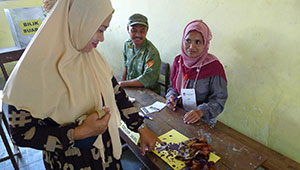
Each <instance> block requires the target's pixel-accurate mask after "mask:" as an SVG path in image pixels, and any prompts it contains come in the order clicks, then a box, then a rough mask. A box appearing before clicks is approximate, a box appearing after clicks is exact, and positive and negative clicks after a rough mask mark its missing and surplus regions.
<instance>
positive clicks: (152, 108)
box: [141, 101, 167, 114]
mask: <svg viewBox="0 0 300 170" xmlns="http://www.w3.org/2000/svg"><path fill="white" fill-rule="evenodd" d="M166 105H167V104H166V103H163V102H159V101H156V102H155V103H153V104H152V105H150V106H145V107H142V108H141V110H142V111H143V113H144V114H149V113H154V112H159V111H161V110H162V109H163V108H164V107H166Z"/></svg>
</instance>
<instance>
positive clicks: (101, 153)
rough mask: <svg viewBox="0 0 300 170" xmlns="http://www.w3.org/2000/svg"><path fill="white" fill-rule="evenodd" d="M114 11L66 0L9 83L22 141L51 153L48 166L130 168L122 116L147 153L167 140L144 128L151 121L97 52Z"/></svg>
mask: <svg viewBox="0 0 300 170" xmlns="http://www.w3.org/2000/svg"><path fill="white" fill-rule="evenodd" d="M112 13H113V8H112V5H111V2H110V1H109V0H89V1H83V0H58V1H57V3H56V4H55V5H54V6H53V8H52V9H51V10H50V11H49V14H48V16H47V18H46V19H45V21H44V22H43V24H42V25H41V27H40V29H39V30H38V32H37V33H36V34H35V36H34V37H33V39H32V41H31V43H30V44H29V45H28V47H27V48H26V50H25V51H24V54H23V55H22V57H21V59H20V61H19V62H18V63H17V65H16V66H15V68H14V70H13V72H12V74H11V76H10V77H9V80H8V81H7V83H6V85H5V88H4V91H3V101H4V103H6V104H8V105H9V107H8V114H9V121H10V127H11V133H12V137H13V139H14V142H15V143H16V144H17V145H19V146H25V147H32V148H35V149H40V150H43V151H44V152H43V156H44V164H45V167H46V169H113V170H115V169H122V167H121V164H120V160H119V159H120V156H121V144H120V137H119V133H118V128H119V125H120V120H121V118H122V119H123V120H124V121H125V123H126V124H127V125H128V127H129V128H130V129H131V130H133V131H139V132H140V135H141V146H142V152H143V153H145V148H147V147H148V148H149V150H152V149H153V148H154V145H155V142H160V143H161V141H159V139H158V138H157V137H156V136H155V135H154V134H153V133H152V132H151V131H150V130H149V129H147V128H142V129H141V128H140V129H139V127H140V126H141V125H142V124H143V119H142V118H141V117H139V116H138V114H137V111H136V109H135V108H134V107H133V105H132V104H131V103H130V102H129V101H128V99H127V97H126V94H125V92H124V90H122V89H121V88H120V87H119V85H118V83H117V81H116V80H115V78H114V77H113V73H112V70H111V68H110V67H109V65H108V63H107V62H106V61H105V59H104V57H103V56H102V55H101V54H100V53H99V52H98V51H97V50H96V49H95V48H96V47H97V45H98V43H99V42H102V41H103V40H104V31H105V30H106V29H107V27H108V26H109V23H110V20H111V18H112ZM116 101H117V103H116ZM104 107H105V109H104V111H105V113H106V114H105V115H104V116H103V117H102V118H100V117H99V114H100V113H101V110H102V109H103V108H104ZM118 108H119V109H118ZM77 120H83V123H81V122H82V121H80V123H79V122H78V121H77ZM138 129H139V130H138Z"/></svg>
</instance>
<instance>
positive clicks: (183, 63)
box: [172, 20, 218, 93]
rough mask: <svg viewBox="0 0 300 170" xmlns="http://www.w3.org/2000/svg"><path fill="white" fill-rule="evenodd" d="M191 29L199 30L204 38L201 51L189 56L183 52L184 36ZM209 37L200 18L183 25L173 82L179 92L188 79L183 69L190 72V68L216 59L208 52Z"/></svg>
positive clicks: (210, 36)
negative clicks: (176, 70)
mask: <svg viewBox="0 0 300 170" xmlns="http://www.w3.org/2000/svg"><path fill="white" fill-rule="evenodd" d="M191 31H197V32H200V33H201V34H202V36H203V40H204V48H203V51H202V52H201V54H200V55H199V56H197V57H189V56H188V55H187V54H186V53H185V52H184V43H185V38H186V36H187V35H188V34H189V32H191ZM211 39H212V34H211V31H210V29H209V28H208V26H207V25H206V24H205V23H204V22H203V21H202V20H194V21H192V22H190V23H189V24H188V25H187V26H186V27H185V29H184V32H183V37H182V41H181V56H180V59H179V62H180V63H179V70H178V74H177V76H176V79H175V81H174V82H173V85H175V89H177V91H178V92H179V93H180V91H181V88H186V86H187V84H188V83H187V82H188V79H186V78H185V77H186V75H184V73H183V71H185V72H187V71H189V72H191V69H193V68H198V69H201V67H203V66H205V65H207V64H209V63H212V62H213V61H215V60H218V59H217V58H216V57H215V56H214V55H212V54H209V53H208V49H209V43H210V40H211ZM184 67H185V68H184ZM174 78H175V77H174ZM172 81H173V80H172ZM174 83H175V84H174Z"/></svg>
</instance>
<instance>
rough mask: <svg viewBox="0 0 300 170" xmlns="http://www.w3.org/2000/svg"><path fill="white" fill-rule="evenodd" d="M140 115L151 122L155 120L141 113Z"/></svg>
mask: <svg viewBox="0 0 300 170" xmlns="http://www.w3.org/2000/svg"><path fill="white" fill-rule="evenodd" d="M139 115H140V116H142V117H143V118H146V119H149V120H152V119H153V118H152V117H149V116H146V115H144V114H143V113H141V112H139Z"/></svg>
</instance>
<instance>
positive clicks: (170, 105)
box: [166, 95, 178, 111]
mask: <svg viewBox="0 0 300 170" xmlns="http://www.w3.org/2000/svg"><path fill="white" fill-rule="evenodd" d="M174 100H175V97H174V96H173V95H171V96H170V97H169V98H167V100H166V103H167V106H168V108H170V109H171V110H173V111H175V110H176V105H177V101H178V100H175V101H174Z"/></svg>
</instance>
